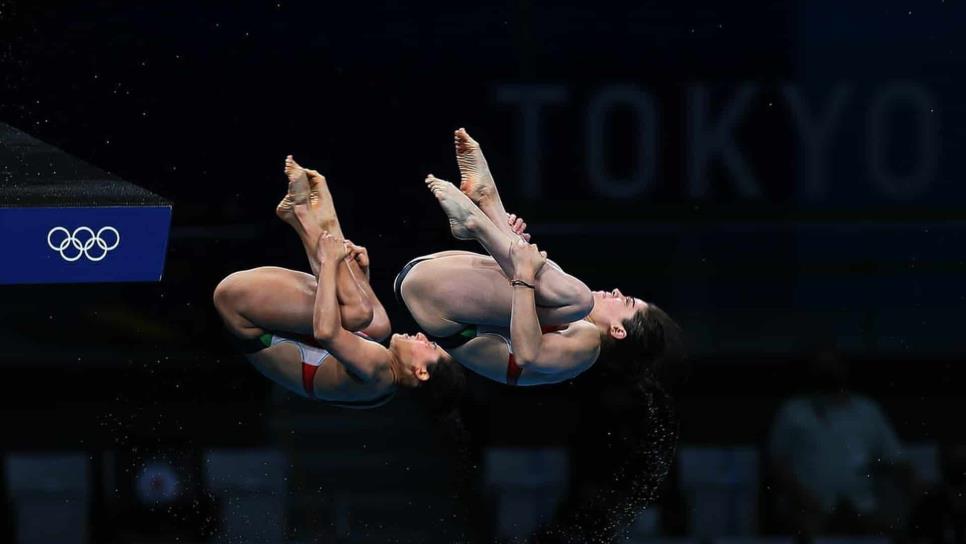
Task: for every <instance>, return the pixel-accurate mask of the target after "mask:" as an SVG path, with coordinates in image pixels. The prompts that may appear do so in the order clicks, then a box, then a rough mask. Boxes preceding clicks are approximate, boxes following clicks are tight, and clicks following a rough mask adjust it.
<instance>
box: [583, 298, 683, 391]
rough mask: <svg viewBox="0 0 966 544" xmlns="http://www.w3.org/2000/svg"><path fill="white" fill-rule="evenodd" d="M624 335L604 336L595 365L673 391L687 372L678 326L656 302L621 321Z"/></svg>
mask: <svg viewBox="0 0 966 544" xmlns="http://www.w3.org/2000/svg"><path fill="white" fill-rule="evenodd" d="M622 325H623V326H624V330H626V331H627V336H625V337H624V338H623V339H621V340H617V339H614V338H613V337H611V336H610V335H605V337H604V340H603V342H602V344H601V354H600V358H599V360H598V362H597V365H601V366H602V367H603V368H604V370H605V371H607V372H609V373H615V374H617V375H619V376H621V377H623V378H624V379H626V380H629V381H632V382H637V381H641V380H645V381H655V382H657V384H658V385H659V386H660V387H661V388H663V389H665V390H667V391H668V392H672V391H673V390H674V389H675V388H677V387H678V386H679V385H681V384H682V383H683V382H684V381H685V380H686V379H687V377H688V375H689V374H690V370H691V369H690V366H689V364H688V360H687V357H686V356H685V353H684V351H685V350H684V343H683V334H682V332H681V327H680V326H678V324H677V323H675V322H674V320H673V319H671V317H670V316H668V315H667V313H665V312H664V310H662V309H661V308H659V307H658V306H657V305H656V304H648V305H647V307H646V308H644V309H641V310H639V311H637V312H636V313H635V314H634V315H633V316H631V317H630V318H628V319H625V320H624V321H623V322H622Z"/></svg>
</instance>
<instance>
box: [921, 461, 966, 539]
mask: <svg viewBox="0 0 966 544" xmlns="http://www.w3.org/2000/svg"><path fill="white" fill-rule="evenodd" d="M939 470H940V472H941V474H942V482H941V483H940V484H938V485H937V486H936V487H935V488H934V489H931V490H930V491H929V492H928V493H926V494H925V495H924V496H923V498H922V500H921V501H919V504H918V505H917V506H916V509H915V511H914V512H913V515H912V521H911V523H910V529H911V534H912V537H913V538H912V541H913V542H943V543H944V542H966V445H964V444H960V445H956V446H944V447H942V448H940V450H939Z"/></svg>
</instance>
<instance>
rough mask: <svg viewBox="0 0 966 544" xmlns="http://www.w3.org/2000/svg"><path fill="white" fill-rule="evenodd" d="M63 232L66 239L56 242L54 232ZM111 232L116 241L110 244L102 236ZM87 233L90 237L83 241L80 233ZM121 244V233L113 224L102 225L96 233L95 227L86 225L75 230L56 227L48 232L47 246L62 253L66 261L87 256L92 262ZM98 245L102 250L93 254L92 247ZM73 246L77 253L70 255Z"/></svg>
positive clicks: (102, 257)
mask: <svg viewBox="0 0 966 544" xmlns="http://www.w3.org/2000/svg"><path fill="white" fill-rule="evenodd" d="M56 232H63V234H64V239H63V240H61V242H60V243H59V244H56V245H55V244H54V242H53V237H54V233H56ZM107 232H110V233H112V234H114V243H113V244H111V245H108V244H107V242H106V241H105V240H104V239H103V238H102V237H101V236H102V235H103V234H104V233H107ZM83 233H86V234H87V235H89V236H90V237H89V238H87V239H85V240H84V241H83V242H82V241H81V239H80V235H81V234H83ZM120 244H121V233H120V232H118V230H117V229H116V228H114V227H112V226H105V227H101V228H100V229H99V230H98V231H97V232H96V233H95V232H94V229H92V228H90V227H86V226H80V227H77V228H76V229H74V232H71V231H69V230H67V229H66V228H65V227H54V228H52V229H50V231H48V232H47V246H48V247H50V249H52V250H54V251H56V252H58V253H60V256H61V258H62V259H64V260H65V261H67V262H69V263H72V262H74V261H77V260H78V259H80V258H81V257H82V256H83V257H87V259H88V260H89V261H91V262H98V261H101V260H103V259H104V257H107V254H108V252H110V251H111V250H113V249H116V248H117V246H118V245H120ZM94 246H97V247H98V249H100V250H101V253H100V254H99V255H92V254H91V249H93V248H94ZM71 247H73V248H74V249H75V250H77V254H76V255H70V252H69V251H68V250H69V249H70V248H71Z"/></svg>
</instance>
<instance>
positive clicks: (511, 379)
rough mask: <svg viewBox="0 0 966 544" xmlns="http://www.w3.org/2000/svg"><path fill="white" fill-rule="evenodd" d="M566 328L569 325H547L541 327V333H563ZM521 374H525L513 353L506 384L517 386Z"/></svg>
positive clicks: (509, 361)
mask: <svg viewBox="0 0 966 544" xmlns="http://www.w3.org/2000/svg"><path fill="white" fill-rule="evenodd" d="M566 328H567V325H547V326H542V327H540V332H542V333H543V334H548V333H551V332H557V331H562V330H564V329H566ZM520 374H523V369H522V368H520V365H518V364H517V358H516V357H514V356H513V354H512V353H511V354H510V357H509V358H508V359H507V362H506V383H507V384H508V385H516V384H517V382H519V381H520Z"/></svg>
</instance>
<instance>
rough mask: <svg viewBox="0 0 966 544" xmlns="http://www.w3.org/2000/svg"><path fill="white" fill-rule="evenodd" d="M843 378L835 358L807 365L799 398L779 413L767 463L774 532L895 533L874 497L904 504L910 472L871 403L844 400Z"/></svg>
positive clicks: (850, 396) (891, 512) (887, 511)
mask: <svg viewBox="0 0 966 544" xmlns="http://www.w3.org/2000/svg"><path fill="white" fill-rule="evenodd" d="M848 376H849V366H848V363H847V362H846V361H845V360H844V359H843V358H842V357H840V356H839V355H838V354H837V353H835V352H832V351H825V352H821V353H819V354H818V355H817V356H816V357H814V358H813V360H812V361H811V362H810V364H809V365H808V377H809V379H808V386H809V387H808V388H807V391H806V393H805V394H803V395H801V396H797V397H793V398H791V399H788V400H786V401H785V402H784V403H783V404H782V405H781V407H780V408H779V410H778V414H777V416H776V417H775V420H774V422H773V424H772V429H771V435H770V437H769V441H768V446H767V456H768V470H769V476H770V481H771V482H772V483H773V488H772V492H773V498H774V499H775V500H774V512H773V514H774V515H775V516H776V518H777V519H776V520H775V521H776V522H777V524H778V526H779V527H778V528H779V530H781V531H790V532H794V533H795V534H798V535H803V536H814V535H821V534H830V533H835V534H872V533H877V534H879V533H889V534H894V533H896V532H898V530H899V529H901V527H899V526H898V525H899V518H900V516H897V515H896V511H895V508H894V507H892V505H889V504H886V503H885V501H883V500H882V496H881V494H880V491H881V490H882V489H883V488H887V487H890V486H894V487H898V488H899V489H901V490H902V492H903V494H905V496H906V498H907V499H908V498H910V497H911V496H912V494H913V493H914V491H913V490H914V488H915V483H914V477H913V471H912V467H911V465H910V464H909V463H908V462H906V461H905V460H904V458H903V455H902V449H901V445H900V443H899V440H898V438H897V437H896V433H895V431H894V430H893V428H892V425H891V424H890V423H889V421H888V420H887V419H886V417H885V415H884V414H883V412H882V410H881V408H880V407H879V405H878V403H876V402H875V401H874V400H872V399H869V398H867V397H864V396H862V395H857V394H855V393H852V392H850V391H849V390H848V389H847V382H848ZM906 503H908V500H907V501H906ZM907 511H908V510H907Z"/></svg>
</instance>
